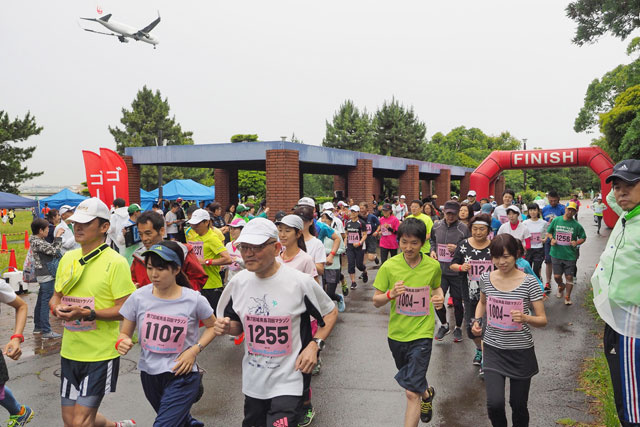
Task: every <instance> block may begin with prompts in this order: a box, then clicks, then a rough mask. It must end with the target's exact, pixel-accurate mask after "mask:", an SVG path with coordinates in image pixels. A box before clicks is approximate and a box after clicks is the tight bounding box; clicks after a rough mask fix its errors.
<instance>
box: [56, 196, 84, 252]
mask: <svg viewBox="0 0 640 427" xmlns="http://www.w3.org/2000/svg"><path fill="white" fill-rule="evenodd" d="M74 209H75V208H74V207H73V206H69V205H62V206H60V217H61V220H60V224H58V225H56V228H55V230H54V231H53V235H54V236H55V235H56V234H57V233H58V230H59V229H63V230H64V234H63V235H62V247H61V248H60V252H62V254H63V255H64V254H65V252H67V251H70V250H72V249H77V248H79V247H80V245H79V244H78V243H77V242H76V238H75V236H74V235H73V230H71V226H70V224H71V221H69V217H70V216H71V215H73V210H74Z"/></svg>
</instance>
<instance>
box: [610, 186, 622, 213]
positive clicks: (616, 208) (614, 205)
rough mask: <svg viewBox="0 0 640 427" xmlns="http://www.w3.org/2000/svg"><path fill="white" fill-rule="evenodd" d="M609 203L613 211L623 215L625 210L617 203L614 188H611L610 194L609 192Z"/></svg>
mask: <svg viewBox="0 0 640 427" xmlns="http://www.w3.org/2000/svg"><path fill="white" fill-rule="evenodd" d="M607 203H608V204H609V206H610V207H611V209H613V211H614V212H615V213H617V214H618V216H620V215H622V212H624V211H623V210H622V208H621V207H620V205H618V203H616V196H614V194H613V188H612V189H611V191H609V194H607Z"/></svg>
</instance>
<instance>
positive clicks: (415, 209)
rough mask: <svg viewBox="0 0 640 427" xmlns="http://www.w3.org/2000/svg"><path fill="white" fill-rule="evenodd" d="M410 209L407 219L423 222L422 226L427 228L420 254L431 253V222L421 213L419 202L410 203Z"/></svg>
mask: <svg viewBox="0 0 640 427" xmlns="http://www.w3.org/2000/svg"><path fill="white" fill-rule="evenodd" d="M410 209H411V215H409V216H408V217H407V218H416V219H419V220H420V221H422V222H424V225H425V226H426V227H427V239H426V240H425V241H424V244H423V245H422V249H421V252H422V253H423V254H428V253H430V252H431V243H430V241H429V239H430V238H431V229H432V228H433V220H432V219H431V217H430V216H429V215H425V214H424V213H423V212H422V202H421V201H420V200H414V201H412V202H411V207H410ZM405 219H406V218H405Z"/></svg>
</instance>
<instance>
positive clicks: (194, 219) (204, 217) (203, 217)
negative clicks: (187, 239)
mask: <svg viewBox="0 0 640 427" xmlns="http://www.w3.org/2000/svg"><path fill="white" fill-rule="evenodd" d="M210 219H211V215H209V211H207V210H205V209H196V210H195V211H193V214H191V219H190V220H189V221H187V224H191V225H196V224H200V223H201V222H202V221H209V220H210Z"/></svg>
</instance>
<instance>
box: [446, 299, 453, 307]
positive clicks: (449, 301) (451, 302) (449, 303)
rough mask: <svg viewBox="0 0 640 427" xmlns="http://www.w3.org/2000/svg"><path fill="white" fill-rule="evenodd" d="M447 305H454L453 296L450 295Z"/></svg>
mask: <svg viewBox="0 0 640 427" xmlns="http://www.w3.org/2000/svg"><path fill="white" fill-rule="evenodd" d="M447 306H448V307H453V298H451V297H449V299H448V300H447Z"/></svg>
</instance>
